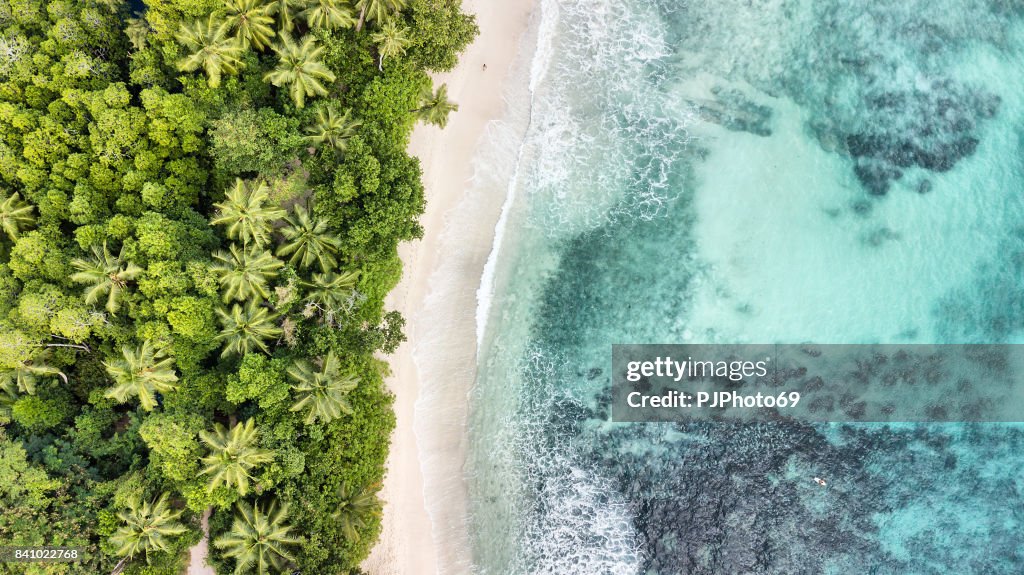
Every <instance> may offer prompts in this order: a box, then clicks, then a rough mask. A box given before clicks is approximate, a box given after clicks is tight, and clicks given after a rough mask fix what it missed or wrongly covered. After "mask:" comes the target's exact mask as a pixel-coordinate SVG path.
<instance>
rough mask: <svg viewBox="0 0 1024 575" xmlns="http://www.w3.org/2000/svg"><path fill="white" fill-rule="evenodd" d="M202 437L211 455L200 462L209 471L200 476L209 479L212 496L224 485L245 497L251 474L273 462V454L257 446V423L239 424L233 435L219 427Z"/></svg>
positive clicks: (233, 430) (202, 433)
mask: <svg viewBox="0 0 1024 575" xmlns="http://www.w3.org/2000/svg"><path fill="white" fill-rule="evenodd" d="M199 437H200V438H201V439H202V440H203V443H205V444H206V446H207V447H209V448H210V453H209V454H207V455H206V457H204V458H202V460H201V461H202V462H203V464H204V465H206V467H204V468H203V470H202V471H201V472H199V475H209V476H210V485H209V490H210V491H211V492H212V491H213V490H214V489H216V488H217V487H218V486H220V484H222V483H223V484H225V485H227V486H228V487H234V488H235V489H236V490H237V491H238V494H239V495H243V496H244V495H245V494H246V493H248V491H249V481H250V480H252V478H253V477H252V475H249V472H250V471H252V470H253V469H255V468H256V466H258V465H261V464H263V463H269V462H271V461H273V460H274V452H273V451H270V450H269V449H262V448H260V447H257V446H256V441H257V440H258V439H259V434H258V433H257V431H256V421H255V420H254V419H250V420H248V421H246V422H245V423H237V424H235V426H234V427H232V428H231V430H230V431H228V430H227V429H226V428H225V427H224V426H223V425H221V424H219V423H218V424H217V425H216V426H215V427H214V428H213V431H212V432H210V431H201V432H199Z"/></svg>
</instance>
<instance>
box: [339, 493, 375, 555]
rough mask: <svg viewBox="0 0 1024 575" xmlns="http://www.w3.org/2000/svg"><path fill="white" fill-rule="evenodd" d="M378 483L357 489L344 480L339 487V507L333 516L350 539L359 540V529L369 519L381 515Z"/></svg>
mask: <svg viewBox="0 0 1024 575" xmlns="http://www.w3.org/2000/svg"><path fill="white" fill-rule="evenodd" d="M378 488H379V486H378V485H367V486H365V487H363V488H362V489H355V488H353V487H352V486H351V485H349V484H348V482H343V483H342V484H341V487H340V488H339V489H338V498H339V499H340V502H339V503H338V509H337V510H336V511H335V512H334V515H333V517H334V518H335V519H336V520H337V521H338V522H339V523H340V524H341V532H342V533H343V534H344V535H345V538H346V539H348V540H350V541H359V529H362V528H363V527H365V526H366V525H367V521H368V520H369V519H371V518H373V517H377V516H379V515H380V511H381V505H380V499H378V498H377V489H378Z"/></svg>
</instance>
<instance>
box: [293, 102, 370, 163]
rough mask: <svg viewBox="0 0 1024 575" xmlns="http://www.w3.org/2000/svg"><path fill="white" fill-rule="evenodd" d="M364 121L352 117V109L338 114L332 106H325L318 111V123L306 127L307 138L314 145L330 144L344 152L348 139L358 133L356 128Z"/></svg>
mask: <svg viewBox="0 0 1024 575" xmlns="http://www.w3.org/2000/svg"><path fill="white" fill-rule="evenodd" d="M362 125H363V123H362V122H361V121H359V120H355V119H353V118H352V110H348V109H346V110H345V113H344V114H342V115H340V116H339V115H338V114H337V113H336V112H335V111H334V108H332V107H331V106H324V107H322V108H320V109H319V110H317V112H316V123H315V124H313V125H311V126H307V127H306V133H307V134H309V135H308V136H306V139H307V140H308V141H309V143H311V144H313V146H315V147H317V148H319V147H321V146H323V145H325V144H326V145H328V146H331V147H333V148H334V149H336V150H338V151H339V152H344V151H345V150H346V149H347V148H348V141H349V139H351V138H352V136H355V135H356V130H357V129H358V128H359V127H360V126H362Z"/></svg>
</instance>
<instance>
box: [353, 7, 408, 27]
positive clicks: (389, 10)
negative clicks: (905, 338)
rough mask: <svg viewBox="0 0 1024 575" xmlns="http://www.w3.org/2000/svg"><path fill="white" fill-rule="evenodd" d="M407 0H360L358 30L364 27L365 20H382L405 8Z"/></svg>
mask: <svg viewBox="0 0 1024 575" xmlns="http://www.w3.org/2000/svg"><path fill="white" fill-rule="evenodd" d="M406 3H407V0H358V1H357V2H356V9H357V10H359V23H358V24H356V32H358V31H360V30H362V29H363V22H382V21H384V20H387V19H388V18H389V17H390V16H391V15H392V14H394V13H396V12H398V11H400V10H402V9H403V8H405V5H406Z"/></svg>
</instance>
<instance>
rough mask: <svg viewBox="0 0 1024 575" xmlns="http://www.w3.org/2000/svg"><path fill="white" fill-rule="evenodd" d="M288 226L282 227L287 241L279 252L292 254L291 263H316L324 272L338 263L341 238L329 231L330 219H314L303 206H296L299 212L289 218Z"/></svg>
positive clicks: (283, 254) (280, 253)
mask: <svg viewBox="0 0 1024 575" xmlns="http://www.w3.org/2000/svg"><path fill="white" fill-rule="evenodd" d="M285 221H286V222H288V225H286V226H285V227H283V228H281V235H283V236H284V239H285V243H283V244H281V247H279V248H277V255H279V256H282V257H284V256H289V255H290V256H291V258H289V260H288V262H289V263H290V264H292V265H293V266H295V265H301V266H302V267H304V268H308V267H309V266H310V265H311V264H312V263H313V262H316V263H317V265H319V266H320V269H321V270H322V271H325V272H326V271H330V270H332V269H334V268H335V267H336V266H337V265H338V260H337V259H336V258H335V255H336V254H337V253H338V250H339V249H341V240H340V239H338V238H337V237H336V236H334V235H331V234H330V233H328V231H327V220H324V219H319V218H318V219H313V218H311V217H309V212H307V211H306V208H304V207H302V206H301V205H296V206H295V213H294V215H293V216H291V217H287V218H285Z"/></svg>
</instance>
